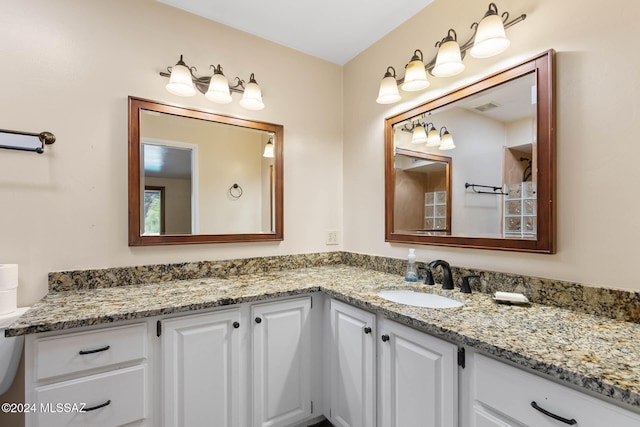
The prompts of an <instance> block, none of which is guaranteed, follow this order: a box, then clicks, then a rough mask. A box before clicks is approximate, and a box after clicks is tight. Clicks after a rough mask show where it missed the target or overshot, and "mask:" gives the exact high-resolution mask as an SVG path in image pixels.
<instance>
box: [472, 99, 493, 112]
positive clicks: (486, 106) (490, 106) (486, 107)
mask: <svg viewBox="0 0 640 427" xmlns="http://www.w3.org/2000/svg"><path fill="white" fill-rule="evenodd" d="M498 107H499V105H498V104H495V103H493V102H488V103H486V104H483V105H479V106H477V107H475V108H474V110H477V111H480V112H481V113H484V112H486V111H489V110H493V109H494V108H498Z"/></svg>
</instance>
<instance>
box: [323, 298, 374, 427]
mask: <svg viewBox="0 0 640 427" xmlns="http://www.w3.org/2000/svg"><path fill="white" fill-rule="evenodd" d="M330 313H331V314H330V316H331V321H330V324H331V325H330V327H331V342H330V343H329V346H328V348H327V350H328V351H330V370H331V371H330V374H329V377H330V381H331V386H330V390H331V396H330V401H331V402H330V405H331V411H330V418H331V422H332V424H333V425H334V426H336V427H372V426H374V425H375V418H376V407H375V402H376V383H375V373H376V357H375V356H376V341H375V336H376V328H375V324H376V316H375V314H373V313H370V312H368V311H365V310H361V309H358V308H356V307H353V306H350V305H348V304H345V303H342V302H339V301H336V300H331V308H330Z"/></svg>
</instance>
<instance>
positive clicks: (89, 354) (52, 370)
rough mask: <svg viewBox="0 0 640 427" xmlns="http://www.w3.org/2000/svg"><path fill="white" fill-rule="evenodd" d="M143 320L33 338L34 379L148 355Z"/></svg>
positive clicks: (104, 365) (114, 363)
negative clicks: (112, 326)
mask: <svg viewBox="0 0 640 427" xmlns="http://www.w3.org/2000/svg"><path fill="white" fill-rule="evenodd" d="M146 335H147V325H146V323H141V324H136V325H132V326H123V327H118V328H109V329H103V330H97V331H90V332H80V333H75V334H68V335H62V336H55V337H48V338H40V339H37V340H36V341H35V371H36V375H35V377H36V380H43V379H47V378H53V377H57V376H60V375H67V374H72V373H77V372H83V371H88V370H91V369H96V368H102V367H107V366H114V365H117V364H120V363H126V362H130V361H134V360H140V359H144V358H146V357H147V337H146Z"/></svg>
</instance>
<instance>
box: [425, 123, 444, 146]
mask: <svg viewBox="0 0 640 427" xmlns="http://www.w3.org/2000/svg"><path fill="white" fill-rule="evenodd" d="M440 142H441V141H440V132H438V130H437V129H436V128H434V127H432V128H431V129H429V133H428V134H427V147H439V146H440Z"/></svg>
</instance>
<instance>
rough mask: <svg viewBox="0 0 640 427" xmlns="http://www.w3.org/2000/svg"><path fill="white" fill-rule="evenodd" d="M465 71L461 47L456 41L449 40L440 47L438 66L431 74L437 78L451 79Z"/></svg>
mask: <svg viewBox="0 0 640 427" xmlns="http://www.w3.org/2000/svg"><path fill="white" fill-rule="evenodd" d="M463 70H464V64H463V63H462V55H461V54H460V46H459V45H458V42H457V41H455V40H448V41H446V42H444V43H442V44H441V45H440V49H438V56H437V57H436V65H435V67H433V70H431V74H433V75H434V76H437V77H450V76H455V75H456V74H459V73H461V72H462V71H463Z"/></svg>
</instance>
